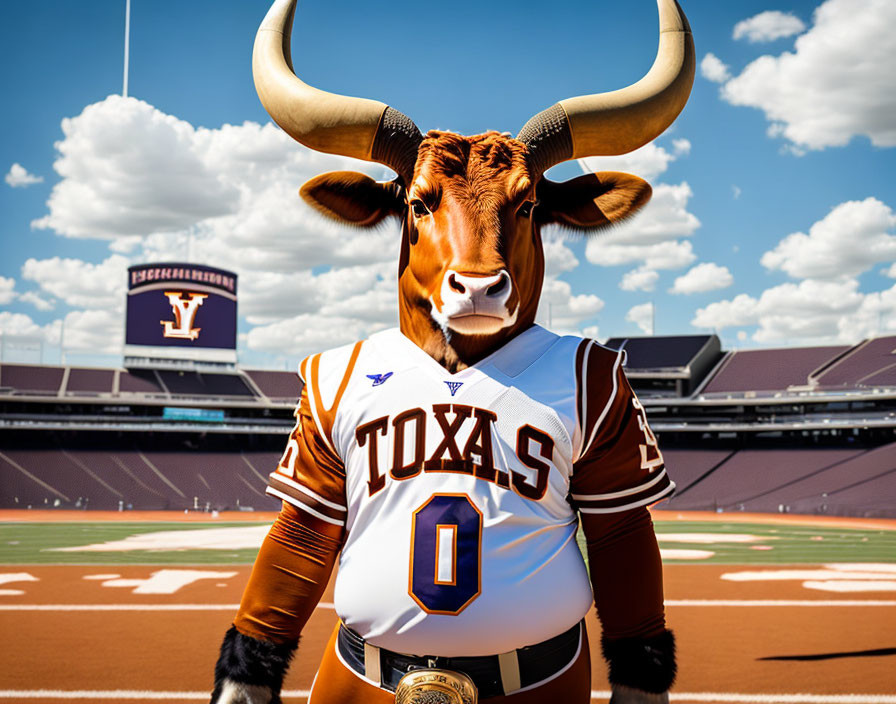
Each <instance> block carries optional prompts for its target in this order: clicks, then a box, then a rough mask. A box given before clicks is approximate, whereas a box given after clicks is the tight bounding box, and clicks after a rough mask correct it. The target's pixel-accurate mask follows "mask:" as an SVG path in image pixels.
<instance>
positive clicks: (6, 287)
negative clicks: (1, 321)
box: [0, 276, 18, 306]
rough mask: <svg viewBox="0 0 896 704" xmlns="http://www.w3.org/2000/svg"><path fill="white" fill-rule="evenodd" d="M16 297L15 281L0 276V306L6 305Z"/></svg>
mask: <svg viewBox="0 0 896 704" xmlns="http://www.w3.org/2000/svg"><path fill="white" fill-rule="evenodd" d="M17 296H18V294H17V293H16V280H15V279H10V278H7V277H5V276H0V306H5V305H7V304H8V303H10V302H11V301H12V300H13V299H14V298H16V297H17Z"/></svg>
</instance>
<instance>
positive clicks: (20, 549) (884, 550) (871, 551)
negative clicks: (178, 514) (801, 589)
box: [0, 521, 896, 565]
mask: <svg viewBox="0 0 896 704" xmlns="http://www.w3.org/2000/svg"><path fill="white" fill-rule="evenodd" d="M265 525H267V524H264V523H245V522H243V523H211V524H185V523H173V522H172V523H164V522H158V523H138V522H134V523H117V522H114V523H113V522H96V523H91V522H89V521H84V522H72V523H0V564H6V565H27V564H91V565H119V564H140V565H175V564H191V565H196V564H250V563H252V562H253V561H254V559H255V554H256V552H257V548H254V547H240V548H229V547H228V548H224V549H208V547H204V546H207V544H208V538H209V537H210V536H212V535H215V534H211V533H205V534H204V532H206V531H210V530H212V531H216V530H217V531H220V530H221V529H231V530H233V529H242V530H243V531H249V532H252V533H253V535H256V536H257V535H258V534H259V533H263V531H264V528H263V527H264V526H265ZM656 531H657V536H658V539H659V541H660V547H661V548H662V549H663V550H664V551H668V553H669V555H668V556H667V557H666V562H667V563H669V564H712V563H716V564H741V565H742V564H821V563H831V562H896V531H885V530H855V529H847V528H831V527H817V528H816V527H811V526H801V525H781V524H763V523H733V522H730V523H729V522H719V523H710V522H702V521H701V522H688V521H674V522H665V521H660V522H657V523H656ZM193 532H195V536H194V535H193ZM166 533H167V534H169V536H170V537H174V536H177V537H178V540H177V543H178V547H177V548H176V549H174V548H171V547H170V542H171V540H167V539H166V535H165V534H166ZM219 534H220V533H219ZM132 536H143V539H149V538H152V539H153V540H154V541H156V544H157V546H158V547H154V548H152V549H146V545H147V544H146V543H143V544H138V543H137V542H134V540H135V539H134V538H132ZM128 538H131V541H129V542H131V543H133V544H131V545H129V546H125V547H127V548H128V549H123V550H115V551H103V552H96V551H86V550H83V551H81V550H78V551H72V552H57V551H55V550H54V548H72V547H74V548H77V547H84V546H89V545H97V544H103V543H108V542H112V541H121V540H125V539H128ZM259 539H260V538H259ZM137 540H139V539H137ZM738 541H745V542H738ZM746 541H749V542H746ZM166 545H167V547H165V546H166ZM679 550H684V551H692V550H696V551H701V552H703V553H704V554H705V553H712V554H711V556H706V557H701V558H700V559H694V558H690V559H689V558H688V557H687V555H686V554H685V555H681V556H680V557H671V555H673V554H674V553H675V551H679Z"/></svg>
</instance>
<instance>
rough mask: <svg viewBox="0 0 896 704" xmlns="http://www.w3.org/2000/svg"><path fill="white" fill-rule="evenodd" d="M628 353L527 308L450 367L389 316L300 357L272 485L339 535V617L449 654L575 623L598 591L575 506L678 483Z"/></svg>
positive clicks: (408, 649)
mask: <svg viewBox="0 0 896 704" xmlns="http://www.w3.org/2000/svg"><path fill="white" fill-rule="evenodd" d="M623 358H624V353H622V352H616V351H615V350H610V349H607V348H604V347H602V346H600V345H598V344H597V343H595V342H593V341H590V340H583V339H581V338H577V337H558V336H556V335H554V334H553V333H550V332H548V331H546V330H544V329H543V328H541V327H538V326H533V327H532V328H530V329H529V330H527V331H526V332H524V333H522V334H520V335H519V336H517V337H516V338H514V339H512V340H511V341H510V342H509V343H507V344H506V345H504V346H503V347H501V348H500V349H498V350H497V351H495V352H494V353H492V354H491V355H490V356H488V357H486V358H485V359H483V360H482V361H480V362H479V363H477V364H475V365H473V366H472V367H469V368H467V369H464V370H463V371H460V372H458V373H456V374H450V373H449V372H447V371H446V370H445V369H444V368H443V367H441V366H440V365H439V364H438V363H436V362H435V361H434V360H433V359H432V358H430V357H429V356H428V355H427V354H426V353H425V352H424V351H422V350H421V349H420V348H419V347H417V346H416V345H415V344H414V343H412V342H411V341H410V340H408V339H407V338H406V337H404V336H403V335H402V334H401V332H399V331H398V330H397V329H394V330H387V331H384V332H381V333H377V334H375V335H373V336H371V337H370V338H369V339H368V340H366V341H363V342H359V343H357V344H355V345H350V346H347V347H343V348H339V349H335V350H331V351H328V352H324V353H321V354H318V355H314V356H312V357H309V358H307V359H305V360H304V361H303V362H302V364H301V366H300V374H301V376H302V379H303V380H304V382H305V387H304V390H303V392H302V397H301V400H300V404H299V407H298V409H297V410H296V416H297V421H298V422H297V424H296V427H295V429H294V430H293V432H292V434H291V436H290V439H289V443H288V446H287V448H286V451H285V452H284V454H283V457H282V459H281V461H280V464H279V467H278V468H277V470H276V471H275V472H274V473H273V474H272V475H271V479H270V486H269V488H268V492H269V493H270V494H272V495H274V496H277V497H279V498H281V499H283V500H284V501H286V502H288V503H289V504H291V505H293V506H295V507H297V508H298V509H299V510H300V511H301V512H303V514H304V515H305V519H306V520H307V521H308V525H309V526H310V527H311V528H312V529H314V530H316V531H318V532H320V533H322V534H324V535H329V536H332V538H333V539H334V541H336V542H337V543H339V544H341V545H342V552H341V555H340V557H339V568H338V574H337V580H336V590H335V607H336V611H337V614H338V615H339V617H340V619H341V620H342V622H343V623H344V624H345V625H346V626H348V628H350V629H351V630H352V631H353V632H355V633H357V634H358V635H359V636H360V637H362V638H363V639H364V640H365V641H366V642H369V643H371V644H373V645H375V646H378V647H382V648H388V649H391V650H395V651H399V652H405V653H414V654H427V655H435V656H448V657H450V656H460V655H463V656H476V655H488V654H491V653H502V652H506V651H509V650H512V649H514V648H518V647H521V646H523V645H526V644H530V643H538V642H541V641H544V640H546V639H548V638H550V637H552V636H555V635H556V634H557V633H558V632H560V631H562V630H564V629H567V628H569V627H571V626H574V625H575V624H577V623H578V622H579V621H580V620H581V619H582V618H583V616H584V615H585V614H586V613H587V611H588V610H589V608H590V607H591V605H592V603H593V601H592V592H591V585H590V582H589V577H588V573H587V571H586V568H585V565H584V562H583V560H582V557H581V554H580V552H579V549H578V547H577V545H576V542H575V533H576V528H577V524H578V521H577V513H576V512H577V511H580V512H582V513H583V514H599V513H611V512H617V511H626V510H628V509H632V508H635V507H640V506H645V505H648V504H651V503H653V502H655V501H658V500H660V499H662V498H665V497H668V496H669V495H671V493H672V491H673V489H674V485H673V484H672V482H671V481H670V480H669V477H668V476H667V474H666V470H665V468H664V466H663V459H662V455H661V454H660V452H659V449H658V448H657V444H656V439H655V437H654V436H653V433H652V432H651V430H650V428H649V426H648V425H647V421H646V416H645V412H644V409H643V407H642V406H641V404H640V403H639V402H638V400H637V397H636V396H635V395H634V394H633V392H632V391H631V388H630V386H629V385H628V382H627V381H626V379H625V376H624V374H623V371H622V364H623ZM561 594H562V598H561V597H559V596H558V595H561ZM521 615H525V617H524V618H521ZM236 623H237V626H238V627H239V626H240V620H239V617H238V619H237V621H236ZM247 630H249V631H251V627H250V626H248V627H247Z"/></svg>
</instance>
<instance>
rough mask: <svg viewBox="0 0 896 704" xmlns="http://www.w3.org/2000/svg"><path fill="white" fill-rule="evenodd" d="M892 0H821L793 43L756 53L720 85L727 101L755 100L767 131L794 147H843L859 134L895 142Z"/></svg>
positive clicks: (895, 17) (880, 142) (895, 7)
mask: <svg viewBox="0 0 896 704" xmlns="http://www.w3.org/2000/svg"><path fill="white" fill-rule="evenodd" d="M894 25H896V3H894V2H892V1H891V0H826V2H824V3H822V4H821V5H820V6H819V7H818V8H817V9H816V11H815V16H814V24H813V26H812V27H811V29H809V31H808V32H806V33H805V34H802V35H800V36H799V37H798V38H797V39H796V42H795V46H794V50H793V51H787V52H784V53H782V54H781V55H779V56H771V55H766V56H761V57H759V58H758V59H756V60H755V61H753V62H752V63H750V64H749V65H748V66H747V67H746V68H745V69H744V70H743V71H742V72H741V73H740V75H738V76H735V77H734V78H732V79H731V80H729V81H728V82H727V83H725V84H724V86H723V87H722V97H723V98H724V99H725V100H727V101H728V102H730V103H732V104H733V105H744V106H750V107H756V108H759V109H761V110H763V111H764V112H765V115H766V118H767V119H768V120H769V121H770V122H771V126H770V128H769V133H770V135H772V136H783V137H786V138H787V139H788V140H790V142H792V143H793V145H795V147H796V150H797V151H800V150H805V149H823V148H825V147H831V146H843V145H845V144H847V143H848V142H849V141H850V139H852V138H853V137H855V136H861V135H863V136H866V137H868V138H869V139H870V140H871V142H872V143H873V144H874V145H876V146H879V147H891V146H896V122H894V120H893V115H894V114H896V91H894V90H892V83H893V79H892V67H893V66H894V64H896V33H894V32H893V31H892V27H893V26H894Z"/></svg>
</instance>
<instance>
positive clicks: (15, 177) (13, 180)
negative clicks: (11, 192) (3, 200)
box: [4, 163, 44, 188]
mask: <svg viewBox="0 0 896 704" xmlns="http://www.w3.org/2000/svg"><path fill="white" fill-rule="evenodd" d="M4 180H5V181H6V182H7V183H8V184H9V185H10V186H12V187H13V188H25V187H26V186H33V185H34V184H35V183H42V182H43V180H44V177H43V176H35V175H34V174H30V173H28V170H27V169H26V168H25V167H24V166H22V165H21V164H18V163H16V164H13V165H12V166H11V167H9V172H8V173H7V174H6V176H5V177H4Z"/></svg>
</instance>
